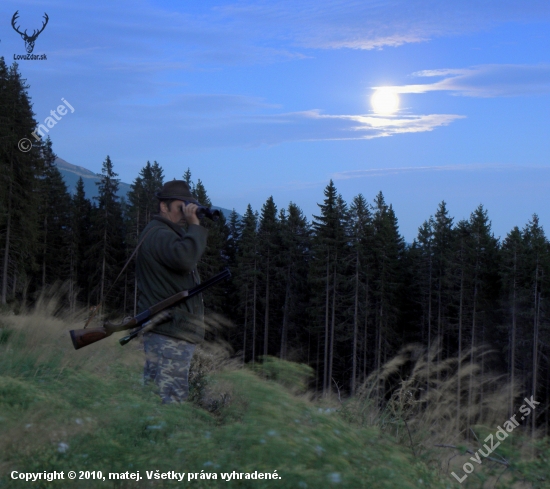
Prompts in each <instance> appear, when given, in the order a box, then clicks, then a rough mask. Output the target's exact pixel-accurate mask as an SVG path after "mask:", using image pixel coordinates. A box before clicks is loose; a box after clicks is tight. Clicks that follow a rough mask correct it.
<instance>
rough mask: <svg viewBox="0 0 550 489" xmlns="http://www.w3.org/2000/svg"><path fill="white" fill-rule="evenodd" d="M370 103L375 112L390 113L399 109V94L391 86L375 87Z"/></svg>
mask: <svg viewBox="0 0 550 489" xmlns="http://www.w3.org/2000/svg"><path fill="white" fill-rule="evenodd" d="M370 103H371V105H372V110H374V112H375V113H376V114H380V115H391V114H393V113H394V112H396V111H397V109H399V95H397V93H396V92H395V90H392V89H391V88H386V87H381V88H377V89H376V91H375V92H374V94H373V95H372V97H371V99H370Z"/></svg>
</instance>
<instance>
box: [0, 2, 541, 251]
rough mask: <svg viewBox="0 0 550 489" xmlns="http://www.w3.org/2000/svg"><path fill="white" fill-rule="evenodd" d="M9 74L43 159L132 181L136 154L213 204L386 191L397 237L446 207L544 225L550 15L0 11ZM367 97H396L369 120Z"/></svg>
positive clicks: (515, 11) (389, 10)
mask: <svg viewBox="0 0 550 489" xmlns="http://www.w3.org/2000/svg"><path fill="white" fill-rule="evenodd" d="M17 10H18V11H19V18H18V25H19V26H20V28H21V29H22V30H25V29H28V31H29V32H32V30H33V29H38V28H39V27H40V26H41V25H42V20H43V14H44V12H46V13H47V14H48V16H49V23H48V25H47V27H46V28H45V29H44V31H43V32H42V33H41V34H40V35H39V37H38V39H37V41H36V45H35V49H34V54H43V53H45V54H47V58H48V59H47V60H45V61H28V60H22V61H20V62H19V64H20V71H21V72H22V74H23V76H24V77H26V79H27V82H28V84H29V85H30V94H31V96H32V98H33V102H34V111H35V114H36V119H37V121H38V122H43V121H44V119H45V118H46V117H48V116H49V113H50V111H51V110H52V109H55V108H56V107H57V106H58V105H59V104H61V103H62V101H61V98H64V99H65V100H67V101H68V102H69V103H70V104H71V105H72V106H73V107H74V109H75V111H74V113H68V114H67V115H65V116H63V118H62V119H61V120H60V121H59V122H58V123H57V124H56V125H55V126H54V127H53V128H52V129H51V131H50V136H51V138H52V141H53V144H54V150H55V152H56V153H57V154H58V155H59V156H60V157H61V158H63V159H65V160H67V161H69V162H70V163H73V164H76V165H80V166H84V167H86V168H88V169H90V170H92V171H95V172H100V171H101V165H102V162H103V161H104V160H105V157H106V156H107V155H109V156H110V157H111V159H112V161H113V163H114V165H115V171H117V172H118V173H119V176H120V178H121V179H122V180H123V181H125V182H128V183H131V182H132V181H133V179H134V178H135V177H136V176H137V174H138V171H139V170H140V169H141V168H142V167H143V166H144V164H145V163H146V162H147V160H150V161H153V160H156V161H158V162H159V163H160V164H161V165H162V167H163V168H164V170H165V175H166V177H167V178H170V179H171V178H174V177H176V178H181V176H182V175H183V172H184V171H185V170H186V169H187V167H190V168H191V171H192V174H193V177H194V178H200V179H201V180H202V181H203V183H204V184H205V186H206V189H207V191H208V193H209V195H210V197H211V199H212V201H213V202H214V204H215V205H219V206H221V207H226V208H235V209H236V210H237V211H238V212H240V213H243V212H244V211H245V209H246V205H247V204H248V203H250V204H251V205H252V207H253V208H254V209H256V210H260V208H261V206H262V204H263V203H264V202H265V201H266V199H267V198H268V197H269V196H270V195H272V196H273V198H274V199H275V202H276V204H277V206H278V207H279V208H281V207H286V206H287V205H288V203H289V202H290V201H292V202H295V203H297V204H298V205H299V206H300V207H301V208H302V210H303V211H304V213H305V214H306V216H307V217H308V218H309V219H311V216H312V214H316V213H317V212H318V207H317V203H321V202H322V200H323V189H324V188H325V186H326V185H327V184H328V182H329V180H330V179H331V178H332V179H334V181H335V184H336V187H337V189H338V191H339V192H340V193H341V194H342V196H343V197H344V199H345V200H346V201H347V202H348V203H350V202H351V200H352V199H353V197H354V196H355V195H357V194H359V193H362V194H363V195H364V196H365V198H366V199H367V200H368V201H371V202H372V200H373V199H374V197H375V195H376V194H377V193H378V192H379V191H382V192H383V194H384V196H385V198H386V201H387V202H388V203H391V204H392V205H393V207H394V209H395V212H396V215H397V218H398V220H399V225H400V230H401V232H402V234H403V235H404V236H405V238H406V240H407V241H408V242H411V241H412V240H413V239H414V238H415V236H416V235H417V230H418V227H419V226H420V225H421V224H422V222H423V221H424V220H426V219H428V218H429V216H430V215H432V214H434V213H435V211H436V209H437V206H438V204H439V202H441V201H442V200H445V201H446V202H447V206H448V209H449V211H450V214H451V215H452V216H453V217H454V218H455V222H456V221H458V220H460V219H463V218H468V217H469V215H470V213H471V212H472V211H473V210H474V209H475V208H476V207H477V206H478V205H479V204H483V206H484V207H485V208H486V209H487V210H488V212H489V217H490V219H491V221H492V226H493V231H494V233H495V235H496V236H501V237H504V236H505V235H506V234H507V233H508V232H509V231H510V230H511V229H512V227H513V226H516V225H517V226H519V227H520V228H521V227H523V226H524V225H525V224H526V223H527V221H528V220H529V219H530V218H531V216H532V214H533V213H537V214H538V215H539V217H540V220H541V223H542V225H543V226H545V229H547V228H548V226H550V135H549V132H550V130H549V128H550V124H549V123H550V29H549V27H550V2H548V1H547V0H544V1H506V0H499V1H480V0H478V1H469V0H461V1H445V2H441V1H436V0H433V1H428V0H425V1H418V0H394V1H377V0H363V1H355V0H349V1H341V2H337V1H322V0H315V1H313V0H300V1H278V0H272V1H237V2H212V1H200V2H198V1H194V2H189V1H187V2H182V1H171V0H164V1H143V0H133V1H131V2H130V1H126V0H123V1H118V2H108V1H106V0H96V1H94V2H86V3H84V2H69V1H66V0H63V1H25V0H17V1H13V0H3V1H2V3H1V5H0V40H1V41H0V55H3V56H4V57H5V59H6V61H7V62H8V63H11V62H12V61H13V56H14V54H24V53H25V46H24V43H23V40H22V39H21V37H20V36H19V35H18V34H17V33H16V32H15V31H14V30H13V29H12V26H11V19H12V16H13V14H14V13H15V11H17ZM375 87H391V90H392V91H393V92H395V93H398V94H399V98H400V105H399V110H398V111H397V112H396V113H394V114H392V115H383V114H378V113H375V112H374V111H373V108H372V106H371V103H370V97H371V95H372V94H373V93H374V88H375Z"/></svg>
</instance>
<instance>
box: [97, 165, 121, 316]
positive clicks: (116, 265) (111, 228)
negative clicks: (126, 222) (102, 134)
mask: <svg viewBox="0 0 550 489" xmlns="http://www.w3.org/2000/svg"><path fill="white" fill-rule="evenodd" d="M101 172H102V175H101V179H100V181H99V182H97V185H98V189H99V196H98V197H95V199H96V200H97V202H98V207H97V210H96V211H95V212H94V214H95V215H94V222H93V236H94V245H93V248H92V249H91V250H90V251H91V258H92V260H93V261H95V264H96V267H97V268H96V273H95V274H94V275H93V276H92V279H93V280H94V281H95V280H99V286H98V287H97V288H96V289H95V292H96V294H97V301H98V303H101V304H103V305H106V304H105V303H104V301H105V299H106V297H105V294H106V293H107V292H108V291H109V290H110V289H111V287H112V286H113V283H114V280H115V279H116V277H117V275H118V273H119V272H120V270H121V269H122V267H123V265H124V239H123V237H124V234H123V230H124V226H123V219H122V211H121V207H120V203H119V197H118V196H117V192H118V186H119V180H118V179H117V178H116V177H117V176H118V175H117V174H116V173H115V172H114V170H113V163H112V162H111V158H109V156H107V158H106V159H105V161H104V162H103V167H102V170H101ZM119 289H120V287H119ZM114 292H120V290H116V291H114ZM116 295H120V293H119V294H113V296H110V297H109V299H111V303H112V304H113V305H114V304H117V301H116Z"/></svg>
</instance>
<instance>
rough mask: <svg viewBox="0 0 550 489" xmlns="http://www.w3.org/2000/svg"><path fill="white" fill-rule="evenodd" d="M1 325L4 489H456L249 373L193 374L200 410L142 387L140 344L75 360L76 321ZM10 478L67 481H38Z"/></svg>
mask: <svg viewBox="0 0 550 489" xmlns="http://www.w3.org/2000/svg"><path fill="white" fill-rule="evenodd" d="M0 321H1V325H0V327H1V328H2V329H1V333H0V415H1V417H0V454H1V455H0V456H1V459H0V487H3V488H4V487H5V488H12V487H14V488H15V487H29V484H32V487H35V488H46V487H48V488H50V487H63V488H64V487H78V488H95V487H98V488H109V487H113V488H115V487H116V488H121V487H124V488H130V487H131V488H134V487H135V488H141V487H156V488H163V487H181V486H182V484H189V485H191V486H192V487H196V488H203V487H209V488H210V487H250V488H275V487H276V488H289V489H290V488H325V487H341V488H369V489H379V488H380V489H381V488H388V489H390V488H391V489H394V488H411V489H412V488H418V487H427V488H444V487H451V484H450V483H448V482H446V483H443V482H442V481H441V480H439V478H438V477H437V475H436V473H435V472H434V471H432V470H431V469H428V468H427V467H426V466H425V465H424V464H423V463H421V462H420V461H418V460H415V459H413V457H412V455H411V452H410V451H409V450H407V449H406V448H404V447H401V446H398V445H396V444H394V443H392V442H391V441H390V440H389V439H388V438H387V437H386V436H385V435H383V434H382V433H381V432H380V431H378V430H377V429H374V428H369V429H367V428H358V427H357V426H352V425H350V424H349V423H347V422H346V421H344V420H343V419H342V418H341V417H340V416H339V415H338V413H337V412H336V411H335V410H334V409H327V408H325V407H322V406H321V405H318V404H315V403H313V402H311V401H310V400H308V399H306V398H305V397H304V396H303V395H302V396H300V395H296V394H293V393H292V392H291V390H289V389H288V388H287V387H284V386H283V385H281V384H280V383H277V382H274V381H271V380H266V379H263V378H260V377H259V376H258V375H257V374H255V373H253V372H251V371H250V370H248V369H239V368H233V369H226V370H224V371H220V372H218V373H215V374H211V375H208V376H203V375H199V376H198V377H197V376H195V378H194V381H193V389H194V390H193V392H192V395H193V397H194V399H195V400H197V399H201V402H200V403H199V402H188V403H186V404H183V405H161V404H160V402H159V400H158V398H157V396H156V395H154V393H152V392H151V391H149V390H148V389H146V388H144V387H143V386H142V385H141V362H142V356H141V355H142V353H141V352H139V351H137V350H136V348H135V346H137V345H134V346H133V347H132V346H131V345H129V346H127V347H124V348H122V347H120V346H119V345H118V342H117V340H116V338H113V337H110V338H107V339H106V340H103V341H101V342H99V343H96V344H94V345H90V346H88V347H86V348H85V349H82V350H79V351H74V350H73V349H72V346H71V344H70V340H69V336H68V334H67V330H68V329H71V328H73V327H80V326H78V325H75V323H74V322H73V321H74V320H73V321H71V322H64V321H61V320H58V319H52V318H47V316H46V315H45V314H44V313H33V314H29V315H21V316H13V315H11V316H2V317H0ZM274 365H275V366H277V365H279V367H280V368H281V369H282V371H286V372H291V373H292V372H298V377H299V376H300V375H301V374H300V373H299V372H302V373H303V367H300V368H298V367H296V368H295V367H294V366H295V365H296V364H290V363H278V361H277V362H276V363H274ZM293 365H294V366H293ZM196 368H198V370H199V371H200V366H199V367H196ZM287 378H290V379H291V378H292V375H290V377H289V376H288V375H287ZM291 384H292V382H291ZM298 384H299V383H298ZM287 385H289V384H287ZM206 407H207V408H208V409H205V408H206ZM13 471H16V472H17V473H23V474H24V473H31V472H32V473H38V472H40V473H42V474H44V472H45V473H46V474H49V473H52V472H54V471H57V472H63V474H64V477H65V479H64V480H62V481H52V482H47V481H40V480H38V481H36V482H33V483H31V482H25V481H20V480H13V479H12V475H11V474H14V472H13ZM69 471H75V472H76V475H77V480H73V481H71V480H68V479H67V477H68V473H69ZM98 471H99V472H100V473H98ZM110 473H111V474H114V473H116V474H117V476H116V477H118V478H121V477H122V479H119V480H113V479H112V477H114V476H112V475H111V476H109V474H110ZM176 473H177V474H179V475H177V474H176ZM182 473H185V475H184V476H182V475H181V474H182ZM131 474H136V475H134V477H136V478H138V477H140V478H141V480H130V479H127V478H129V477H131ZM162 474H164V477H166V478H164V479H163V478H160V477H162ZM189 474H192V476H191V475H189ZM259 474H262V475H261V476H260V475H259ZM157 475H158V477H159V478H158V479H157V478H156V477H157ZM16 476H17V474H16ZM79 477H82V478H79ZM98 477H99V478H100V479H99V480H98V479H97V478H98ZM103 477H105V480H103ZM109 477H111V479H109ZM174 477H176V478H178V477H184V480H183V481H180V482H178V480H177V479H174ZM190 477H191V478H190ZM222 477H224V478H225V479H227V478H229V477H231V480H230V481H229V482H228V481H227V480H224V479H222ZM260 477H262V478H260ZM263 477H270V478H269V479H265V478H263Z"/></svg>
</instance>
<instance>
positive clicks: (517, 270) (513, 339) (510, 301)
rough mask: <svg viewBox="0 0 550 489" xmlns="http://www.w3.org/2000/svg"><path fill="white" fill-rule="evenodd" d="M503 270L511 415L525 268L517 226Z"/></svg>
mask: <svg viewBox="0 0 550 489" xmlns="http://www.w3.org/2000/svg"><path fill="white" fill-rule="evenodd" d="M501 255H502V268H501V276H502V282H503V295H502V302H503V308H504V317H505V318H506V320H507V322H508V321H509V323H508V324H509V326H508V327H507V333H508V334H507V337H508V345H507V347H508V372H509V382H510V393H509V400H508V402H509V407H508V410H509V413H510V415H512V413H513V411H514V397H515V386H516V353H517V352H516V349H517V337H518V335H517V332H518V313H519V309H520V307H521V303H522V300H521V299H522V288H521V286H522V277H521V272H522V270H523V268H524V265H523V261H524V259H525V247H524V241H523V235H522V233H521V231H520V230H519V228H518V227H517V226H516V227H514V229H512V231H510V232H509V233H508V235H507V236H506V238H505V240H504V243H503V244H502V250H501Z"/></svg>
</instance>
